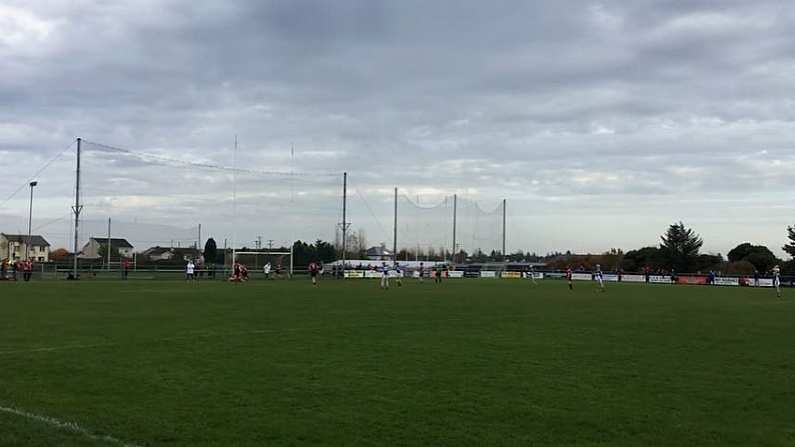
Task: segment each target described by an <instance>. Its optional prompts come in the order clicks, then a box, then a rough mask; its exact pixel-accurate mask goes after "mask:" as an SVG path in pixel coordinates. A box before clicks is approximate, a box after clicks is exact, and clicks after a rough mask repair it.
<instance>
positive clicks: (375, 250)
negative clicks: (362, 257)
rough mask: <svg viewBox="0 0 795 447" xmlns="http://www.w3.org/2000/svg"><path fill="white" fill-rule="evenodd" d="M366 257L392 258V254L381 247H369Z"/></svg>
mask: <svg viewBox="0 0 795 447" xmlns="http://www.w3.org/2000/svg"><path fill="white" fill-rule="evenodd" d="M367 256H392V252H391V251H390V250H387V249H386V247H384V246H383V245H382V246H380V247H370V248H368V249H367Z"/></svg>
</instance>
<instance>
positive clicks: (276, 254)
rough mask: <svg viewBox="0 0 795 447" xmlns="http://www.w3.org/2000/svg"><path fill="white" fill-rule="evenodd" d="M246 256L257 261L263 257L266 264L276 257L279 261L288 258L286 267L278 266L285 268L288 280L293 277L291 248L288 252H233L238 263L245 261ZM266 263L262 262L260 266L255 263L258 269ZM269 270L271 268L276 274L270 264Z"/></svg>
mask: <svg viewBox="0 0 795 447" xmlns="http://www.w3.org/2000/svg"><path fill="white" fill-rule="evenodd" d="M247 256H253V257H254V259H259V258H258V257H259V256H265V261H266V262H270V261H271V260H272V259H273V258H274V257H276V258H277V259H280V260H283V259H284V257H287V258H288V265H287V266H284V265H282V264H281V263H280V265H282V268H286V269H287V277H288V278H292V277H293V248H292V246H290V251H238V252H235V259H236V260H237V261H238V262H241V263H244V262H243V260H245V258H246V257H247ZM266 262H263V263H261V264H259V263H257V265H258V267H262V266H264V265H265V263H266ZM244 264H245V263H244ZM271 268H272V271H273V272H278V271H277V269H276V266H274V265H273V263H272V262H271Z"/></svg>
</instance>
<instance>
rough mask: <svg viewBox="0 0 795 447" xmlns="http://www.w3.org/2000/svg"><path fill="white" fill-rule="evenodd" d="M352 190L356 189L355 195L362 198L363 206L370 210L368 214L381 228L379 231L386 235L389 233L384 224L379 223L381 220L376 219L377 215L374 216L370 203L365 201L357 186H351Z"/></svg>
mask: <svg viewBox="0 0 795 447" xmlns="http://www.w3.org/2000/svg"><path fill="white" fill-rule="evenodd" d="M353 190H354V191H356V195H358V196H359V198H360V199H362V202H364V206H365V207H366V208H367V211H369V212H370V215H371V216H372V217H373V220H375V223H377V224H378V226H379V227H380V228H381V232H382V233H383V236H387V235H388V234H389V233H388V232H387V231H386V229H385V228H384V226H383V225H381V221H380V220H378V217H376V215H375V213H374V212H373V209H372V208H370V204H369V203H367V199H365V198H364V196H363V195H362V193H361V192H359V188H353Z"/></svg>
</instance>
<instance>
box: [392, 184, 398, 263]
mask: <svg viewBox="0 0 795 447" xmlns="http://www.w3.org/2000/svg"><path fill="white" fill-rule="evenodd" d="M397 203H398V189H397V188H395V221H394V224H393V225H394V227H393V234H392V263H393V264H397V213H398V207H397Z"/></svg>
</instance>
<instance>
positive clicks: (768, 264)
mask: <svg viewBox="0 0 795 447" xmlns="http://www.w3.org/2000/svg"><path fill="white" fill-rule="evenodd" d="M740 261H748V262H750V263H751V264H753V266H754V268H755V269H756V270H759V271H760V272H766V271H768V270H770V269H771V268H772V267H773V266H774V265H776V264H777V263H778V262H779V260H778V258H776V255H774V254H773V252H772V251H770V249H768V248H767V247H765V246H764V245H753V244H751V243H749V242H744V243H742V244H740V245H738V246H736V247H734V248H733V249H732V250H731V251H730V252H729V262H740Z"/></svg>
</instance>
